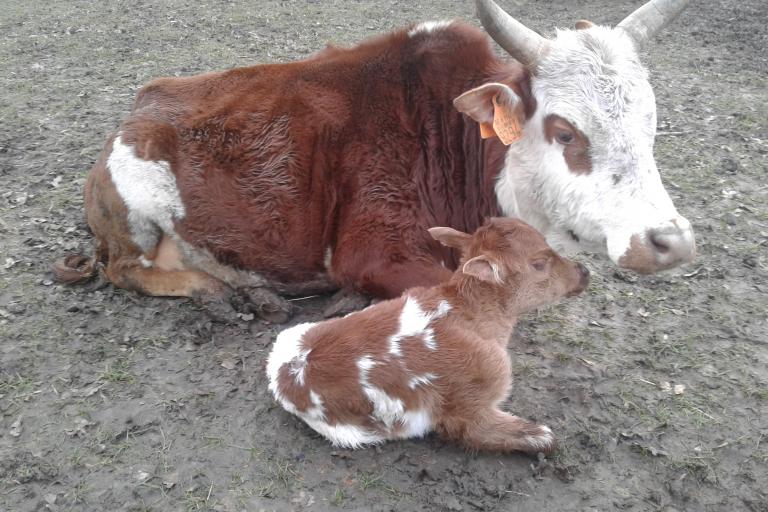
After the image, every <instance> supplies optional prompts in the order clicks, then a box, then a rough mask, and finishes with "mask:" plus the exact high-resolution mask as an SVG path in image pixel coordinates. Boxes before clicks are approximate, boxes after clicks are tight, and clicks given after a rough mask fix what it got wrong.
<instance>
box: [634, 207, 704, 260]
mask: <svg viewBox="0 0 768 512" xmlns="http://www.w3.org/2000/svg"><path fill="white" fill-rule="evenodd" d="M646 236H647V239H648V242H649V244H650V246H651V248H652V250H653V251H654V257H655V259H656V264H657V265H658V267H660V268H669V267H674V266H675V265H678V264H680V263H684V262H689V261H692V260H693V258H694V256H695V255H696V242H695V240H694V237H693V230H692V229H691V223H690V222H688V221H687V220H686V219H684V218H682V217H680V218H678V219H673V220H672V221H671V222H670V223H669V224H666V225H664V226H660V227H656V228H651V229H649V230H648V231H647V232H646Z"/></svg>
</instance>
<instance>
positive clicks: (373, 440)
mask: <svg viewBox="0 0 768 512" xmlns="http://www.w3.org/2000/svg"><path fill="white" fill-rule="evenodd" d="M304 421H305V422H306V423H307V425H309V426H310V427H311V428H312V429H313V430H314V431H315V432H317V433H318V434H320V435H321V436H323V437H325V438H326V439H328V440H329V441H330V442H331V443H333V445H334V446H340V447H343V448H360V447H362V446H365V445H369V444H379V443H383V442H384V441H386V438H384V437H382V436H380V435H379V434H376V433H375V432H370V431H369V430H366V429H365V428H363V427H360V426H358V425H340V424H336V425H329V424H328V423H326V422H325V421H316V420H309V419H305V420H304Z"/></svg>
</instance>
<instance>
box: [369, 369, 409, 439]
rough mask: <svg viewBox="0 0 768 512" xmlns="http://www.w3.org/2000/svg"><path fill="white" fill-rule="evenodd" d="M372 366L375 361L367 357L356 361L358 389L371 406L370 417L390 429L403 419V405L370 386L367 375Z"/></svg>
mask: <svg viewBox="0 0 768 512" xmlns="http://www.w3.org/2000/svg"><path fill="white" fill-rule="evenodd" d="M374 366H376V361H374V360H373V359H371V358H370V357H368V356H363V357H361V358H360V359H358V360H357V367H358V369H359V370H360V387H362V389H363V393H365V396H367V397H368V400H370V401H371V404H372V405H373V413H372V414H371V416H372V417H373V418H374V419H375V420H377V421H380V422H381V423H383V424H384V425H385V426H386V427H387V428H392V426H393V425H394V424H395V422H396V421H398V420H400V418H402V417H403V414H404V413H405V405H404V404H403V401H402V400H400V399H399V398H393V397H391V396H389V395H388V394H387V393H386V392H385V391H384V390H383V389H381V388H378V387H376V386H374V385H372V384H371V382H370V381H369V380H368V373H369V372H370V370H371V368H373V367H374Z"/></svg>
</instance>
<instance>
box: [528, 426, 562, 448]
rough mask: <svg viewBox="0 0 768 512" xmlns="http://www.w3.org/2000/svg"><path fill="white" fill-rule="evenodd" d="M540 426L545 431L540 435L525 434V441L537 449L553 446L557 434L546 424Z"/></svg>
mask: <svg viewBox="0 0 768 512" xmlns="http://www.w3.org/2000/svg"><path fill="white" fill-rule="evenodd" d="M539 428H541V430H542V431H543V433H542V434H541V435H538V436H525V442H526V443H527V444H528V445H529V446H532V447H533V448H536V449H537V450H541V451H546V450H549V449H550V448H552V443H554V442H555V436H553V435H552V429H550V428H549V427H547V426H545V425H539Z"/></svg>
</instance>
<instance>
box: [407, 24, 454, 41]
mask: <svg viewBox="0 0 768 512" xmlns="http://www.w3.org/2000/svg"><path fill="white" fill-rule="evenodd" d="M451 23H453V21H451V20H442V21H425V22H424V23H419V24H418V25H416V26H415V27H413V28H412V29H411V30H409V31H408V37H413V36H415V35H418V34H431V33H432V32H434V31H436V30H441V29H444V28H446V27H448V26H449V25H450V24H451Z"/></svg>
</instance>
